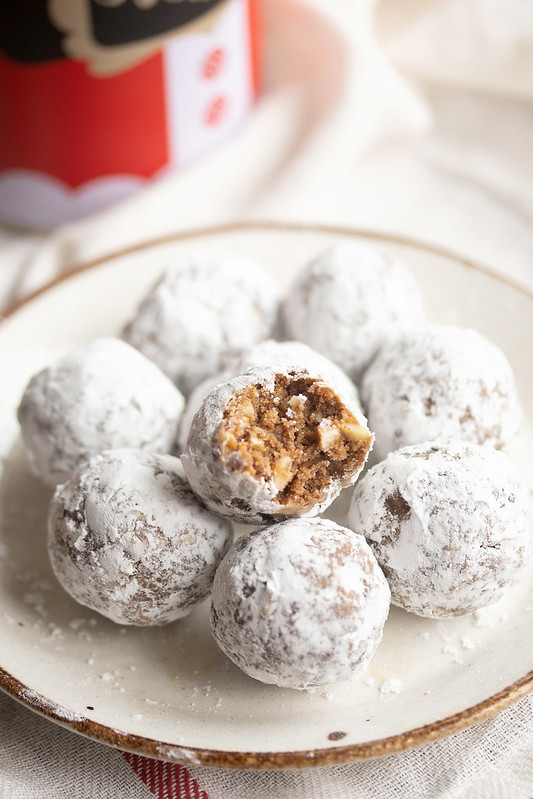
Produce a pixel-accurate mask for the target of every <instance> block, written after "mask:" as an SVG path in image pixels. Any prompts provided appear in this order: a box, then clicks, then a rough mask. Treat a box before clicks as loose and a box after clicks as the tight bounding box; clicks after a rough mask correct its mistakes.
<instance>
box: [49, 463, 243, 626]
mask: <svg viewBox="0 0 533 799" xmlns="http://www.w3.org/2000/svg"><path fill="white" fill-rule="evenodd" d="M232 539H233V532H232V527H231V524H230V523H229V522H227V521H224V520H223V519H220V518H218V517H216V516H214V515H213V514H212V513H209V511H207V510H206V509H205V508H204V507H203V506H202V505H201V504H200V502H199V501H198V499H197V498H196V496H195V495H194V494H193V492H192V491H191V490H190V488H189V486H188V484H187V481H186V480H185V477H184V475H183V470H182V467H181V464H180V462H179V459H178V458H174V457H172V456H171V455H157V454H154V453H148V452H143V451H141V450H128V449H122V450H111V451H109V452H105V453H103V454H101V455H97V456H96V457H95V458H92V459H91V460H90V461H89V462H88V463H87V464H85V465H84V466H82V467H81V468H80V469H79V470H78V471H77V473H76V474H75V475H74V476H73V478H72V479H71V480H69V482H68V483H65V484H64V485H62V486H59V487H58V488H57V490H56V493H55V495H54V498H53V500H52V503H51V505H50V513H49V517H48V551H49V555H50V560H51V563H52V567H53V569H54V572H55V574H56V577H57V579H58V580H59V582H60V583H61V585H62V586H63V588H64V589H65V590H66V591H67V592H68V593H69V594H70V595H71V596H72V597H73V598H74V599H76V600H77V601H78V602H79V603H81V604H82V605H86V606H87V607H89V608H91V609H92V610H96V611H98V612H99V613H101V614H103V615H104V616H107V617H108V618H109V619H112V621H114V622H117V623H119V624H135V625H158V624H166V623H167V622H170V621H173V620H174V619H179V618H181V617H182V616H186V615H187V614H188V613H190V611H191V610H192V609H193V608H194V606H195V605H196V604H197V603H198V602H200V601H201V600H202V599H204V597H206V596H207V594H208V593H209V591H210V589H211V585H212V582H213V578H214V575H215V570H216V568H217V566H218V564H219V563H220V561H221V559H222V557H223V556H224V554H225V553H226V551H227V550H228V548H229V546H230V544H231V541H232Z"/></svg>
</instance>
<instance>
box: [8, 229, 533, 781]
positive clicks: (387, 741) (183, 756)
mask: <svg viewBox="0 0 533 799" xmlns="http://www.w3.org/2000/svg"><path fill="white" fill-rule="evenodd" d="M269 230H270V231H277V232H289V233H290V232H294V233H305V232H308V233H325V234H331V235H340V236H353V237H357V238H370V239H376V240H379V241H382V242H390V243H393V244H400V245H405V246H408V247H414V248H415V249H419V250H425V251H426V252H431V253H433V254H436V255H439V256H442V257H445V258H449V259H451V260H454V261H457V262H459V263H461V264H462V265H463V266H466V267H468V268H471V269H475V270H476V271H479V272H482V273H484V274H486V275H487V276H488V277H491V278H493V279H495V280H499V281H500V282H502V283H504V284H506V285H508V286H511V287H512V288H514V289H515V290H516V291H518V292H520V293H522V294H525V295H526V296H528V297H529V298H530V299H531V300H533V292H531V291H530V290H528V289H527V288H526V287H525V286H522V285H520V284H519V283H517V282H514V281H512V280H509V279H507V278H505V277H503V276H502V275H499V274H498V273H496V272H494V271H493V270H491V269H490V268H488V267H486V266H483V265H481V264H478V263H476V262H475V261H472V260H471V259H469V258H465V257H464V256H462V255H459V254H458V253H454V252H452V251H450V250H447V249H446V248H443V247H438V246H434V245H432V244H429V243H425V242H420V241H416V240H415V239H411V238H409V237H404V236H398V235H396V234H393V233H390V234H389V233H382V232H379V231H376V230H361V229H354V228H349V227H337V226H330V225H312V224H298V223H281V222H269V221H251V222H234V223H231V224H224V225H219V226H211V227H204V228H196V229H192V230H188V231H185V232H181V233H176V234H170V235H168V236H161V237H158V238H155V239H152V240H150V241H147V242H142V243H141V244H135V245H132V246H130V247H126V248H124V249H122V250H118V251H115V252H113V253H110V254H108V255H105V256H102V257H100V258H97V259H94V260H92V261H89V262H86V263H83V264H81V265H79V266H77V267H75V268H74V269H72V270H70V271H66V272H65V273H62V274H61V275H59V276H58V277H57V278H55V279H53V280H51V281H50V282H48V283H47V284H46V285H44V286H43V287H41V288H39V289H37V290H36V291H34V292H32V293H31V294H29V295H28V296H26V297H24V298H23V299H21V300H19V301H17V302H15V303H13V304H12V305H10V306H9V308H8V309H6V311H5V312H4V313H3V314H2V315H1V316H0V323H1V322H2V321H3V320H4V319H8V318H9V317H10V316H12V315H13V314H15V313H16V312H17V311H18V310H19V309H20V308H23V307H25V306H26V305H27V304H29V303H31V302H32V301H33V300H35V299H36V298H38V297H40V296H41V295H42V294H45V293H47V292H48V291H50V290H51V289H53V288H54V287H56V286H57V285H59V284H61V283H63V282H64V281H66V280H69V279H71V278H74V277H76V275H78V274H80V273H81V272H86V271H89V270H90V269H93V268H95V267H98V266H101V265H103V264H105V263H107V262H109V261H114V260H117V259H118V258H122V257H124V256H126V255H130V254H133V253H137V252H142V251H144V250H147V249H150V248H152V247H157V246H163V245H166V244H172V243H173V242H178V241H186V240H187V239H194V238H198V237H205V236H215V235H220V234H224V233H239V232H250V233H252V232H254V231H269ZM0 689H2V690H3V691H4V692H5V693H7V694H9V695H10V696H12V697H13V698H14V699H16V700H18V701H19V702H21V703H22V704H23V705H25V706H26V707H28V708H29V709H30V710H33V711H35V712H37V713H39V714H40V715H43V716H45V717H46V718H49V719H51V720H52V721H55V722H56V723H58V724H60V725H61V726H63V727H66V728H68V729H70V730H72V731H74V732H77V733H79V734H81V735H84V736H86V737H88V738H90V739H92V740H96V741H98V742H100V743H103V744H107V745H108V746H112V747H115V748H118V749H122V750H124V751H127V752H131V753H133V754H142V755H145V756H147V757H152V758H157V759H160V760H167V761H169V762H176V763H182V764H185V765H203V766H211V767H215V768H234V769H262V770H268V769H290V768H302V767H304V766H332V765H340V764H343V763H349V762H353V761H356V760H365V759H369V758H375V757H383V756H384V755H389V754H393V753H397V752H402V751H404V750H406V749H411V748H414V747H416V746H421V745H423V744H427V743H430V742H432V741H435V740H438V739H439V738H444V737H446V736H448V735H451V734H453V733H456V732H459V731H461V730H463V729H466V728H467V727H470V726H473V725H474V724H477V723H479V722H481V721H485V720H486V719H488V718H490V717H491V716H493V715H495V714H496V713H499V712H500V711H501V710H503V709H504V708H506V707H508V706H509V705H511V704H513V703H514V702H517V701H518V700H519V699H521V698H522V697H524V696H526V695H527V694H528V693H530V692H531V691H533V670H532V671H530V672H528V673H527V674H526V675H525V676H524V677H522V678H520V679H519V680H517V681H515V682H514V683H512V684H511V685H509V686H507V687H505V688H503V689H502V690H501V691H499V692H498V693H497V694H494V695H492V696H490V697H488V698H487V699H485V700H483V701H482V702H480V703H478V704H477V705H473V706H472V707H470V708H466V709H465V710H462V711H460V712H458V713H455V714H453V715H451V716H447V717H446V718H443V719H438V720H437V721H434V722H432V723H431V724H425V725H423V726H421V727H416V728H415V729H413V730H408V731H406V732H403V733H399V734H397V735H393V736H390V737H387V738H381V739H376V740H374V741H368V742H366V743H363V744H352V745H350V744H348V745H345V746H335V747H331V748H325V749H324V748H323V749H314V750H301V751H293V752H228V751H222V750H215V749H197V748H194V747H189V746H177V745H175V744H170V743H165V742H161V741H156V740H154V739H152V738H146V737H143V736H139V735H133V734H129V733H124V732H122V731H120V730H115V729H113V728H111V727H108V726H106V725H103V724H99V723H97V722H95V721H92V720H91V719H89V718H86V717H85V716H81V715H79V714H72V713H71V711H68V710H67V709H65V708H62V707H61V706H59V705H57V704H55V703H54V702H52V701H51V700H50V699H47V698H46V697H44V696H42V695H40V694H37V693H35V692H34V691H33V690H32V689H31V688H29V687H28V686H26V685H24V684H23V683H21V682H20V681H19V680H17V678H16V677H13V675H11V674H10V673H9V672H7V671H6V670H5V669H3V668H2V667H1V666H0Z"/></svg>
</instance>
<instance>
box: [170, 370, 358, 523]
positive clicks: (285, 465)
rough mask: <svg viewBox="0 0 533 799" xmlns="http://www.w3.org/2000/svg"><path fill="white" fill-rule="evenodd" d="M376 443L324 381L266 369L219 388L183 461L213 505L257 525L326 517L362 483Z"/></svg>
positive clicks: (195, 426)
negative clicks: (325, 513) (349, 490)
mask: <svg viewBox="0 0 533 799" xmlns="http://www.w3.org/2000/svg"><path fill="white" fill-rule="evenodd" d="M372 441H373V436H372V434H371V433H370V431H369V430H368V427H367V425H366V419H365V418H364V416H363V415H362V413H361V412H360V411H359V409H358V408H357V407H356V406H355V404H354V403H353V401H351V400H350V399H346V398H345V397H341V395H340V394H339V393H338V392H337V391H336V389H334V388H333V387H332V386H331V385H330V384H329V383H328V382H326V380H324V379H323V378H321V377H320V376H317V375H314V374H312V373H310V372H308V371H307V370H305V369H302V368H294V369H290V368H282V367H279V368H275V367H259V368H255V369H249V370H248V371H247V372H244V373H243V374H242V375H238V376H237V377H234V378H232V379H231V380H228V381H227V382H225V383H220V384H218V385H216V386H215V387H214V388H213V389H212V391H211V392H210V393H209V394H208V396H207V397H206V398H205V400H204V402H203V404H202V406H201V408H200V410H199V411H198V412H197V413H196V415H195V416H194V419H193V421H192V425H191V429H190V433H189V437H188V440H187V446H186V449H185V452H184V453H183V455H182V463H183V465H184V468H185V472H186V474H187V477H188V479H189V482H190V484H191V487H192V488H193V489H194V491H196V493H197V494H198V495H199V496H200V497H201V498H202V500H203V501H204V503H205V504H206V506H207V507H208V508H210V509H211V510H213V511H215V512H216V513H220V514H221V515H223V516H228V517H230V518H233V519H235V520H237V521H241V522H247V523H252V524H255V523H261V522H271V521H274V520H277V519H286V518H289V517H292V516H304V515H310V516H315V515H317V514H318V513H320V512H321V511H322V510H324V509H325V508H326V507H327V506H328V505H329V504H330V503H331V502H332V501H333V500H334V499H335V497H336V496H337V495H338V494H339V492H340V491H341V489H342V488H343V487H345V486H347V485H351V484H352V483H354V482H355V480H356V479H357V476H358V475H359V473H360V471H361V469H362V468H363V465H364V463H365V461H366V458H367V456H368V452H369V451H370V449H371V446H372Z"/></svg>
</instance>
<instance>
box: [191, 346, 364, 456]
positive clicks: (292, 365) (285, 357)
mask: <svg viewBox="0 0 533 799" xmlns="http://www.w3.org/2000/svg"><path fill="white" fill-rule="evenodd" d="M261 366H263V367H264V366H271V367H273V368H281V369H285V370H287V369H289V370H290V369H293V370H298V369H306V370H307V371H308V372H310V373H311V374H314V375H317V376H320V377H322V378H324V379H325V380H326V381H327V382H328V383H329V384H330V385H331V386H332V387H333V388H335V389H336V390H337V391H338V392H339V393H340V394H342V395H343V396H344V397H346V398H347V399H350V400H351V401H353V402H354V403H355V404H356V405H357V406H359V394H358V392H357V388H356V386H355V385H354V383H352V381H351V380H350V378H349V377H348V375H346V373H345V372H343V371H342V369H341V368H340V367H339V366H337V364H335V363H333V361H330V360H329V358H326V357H325V356H324V355H321V354H320V353H319V352H316V351H315V350H312V349H311V347H308V346H307V344H304V343H303V342H301V341H274V340H273V339H268V340H267V341H262V342H261V343H260V344H257V345H256V346H255V347H252V349H251V350H248V352H245V353H244V355H242V356H241V357H240V358H237V359H235V360H234V361H232V362H231V363H230V364H229V365H228V369H227V370H226V372H224V373H223V374H218V375H213V376H210V377H207V378H206V379H205V380H202V382H201V383H200V384H199V385H197V386H196V388H195V389H194V390H193V391H192V393H191V394H190V396H189V398H188V400H187V404H186V406H185V410H184V411H183V415H182V417H181V421H180V426H179V436H178V446H179V448H180V449H181V450H182V451H183V450H184V449H185V446H186V444H187V438H188V436H189V430H190V429H191V424H192V420H193V418H194V415H195V414H196V412H197V411H198V410H199V408H200V407H201V405H202V402H203V401H204V399H205V398H206V397H207V395H208V394H209V392H210V391H212V389H213V388H214V387H215V386H217V385H218V384H219V383H224V382H226V381H227V380H230V379H231V378H232V377H235V376H236V375H239V374H242V373H243V372H246V371H247V370H248V369H253V368H256V367H261Z"/></svg>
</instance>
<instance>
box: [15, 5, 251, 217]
mask: <svg viewBox="0 0 533 799" xmlns="http://www.w3.org/2000/svg"><path fill="white" fill-rule="evenodd" d="M255 12H256V9H255V0H2V3H1V4H0V217H1V218H3V219H4V220H5V221H9V222H14V223H19V224H23V225H28V226H34V227H51V226H54V225H56V224H59V223H61V222H65V221H69V220H73V219H77V218H79V217H81V216H84V215H86V214H88V213H91V212H93V211H97V210H99V209H102V208H104V207H106V206H108V205H110V204H112V203H114V202H116V201H118V200H120V199H123V198H125V197H126V196H128V195H129V194H131V193H132V192H134V191H136V190H137V189H138V188H140V187H142V186H143V185H145V184H146V183H147V181H150V180H152V179H154V178H157V177H161V176H163V175H165V174H168V173H169V172H172V171H174V170H175V169H179V168H181V167H183V166H185V165H188V164H190V163H192V162H193V161H194V160H196V159H198V158H199V157H200V156H202V155H204V154H205V153H207V152H208V151H210V150H212V149H213V148H214V147H216V146H217V145H218V144H219V143H221V142H222V141H223V140H224V139H226V138H227V137H228V136H230V135H231V134H232V133H233V132H234V131H235V130H236V129H237V128H238V127H239V125H240V124H241V123H242V121H243V120H244V118H245V117H246V116H247V114H248V112H249V110H250V108H251V106H252V103H253V101H254V98H255V95H256V92H257V72H258V70H257V45H258V31H257V22H256V13H255Z"/></svg>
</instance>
